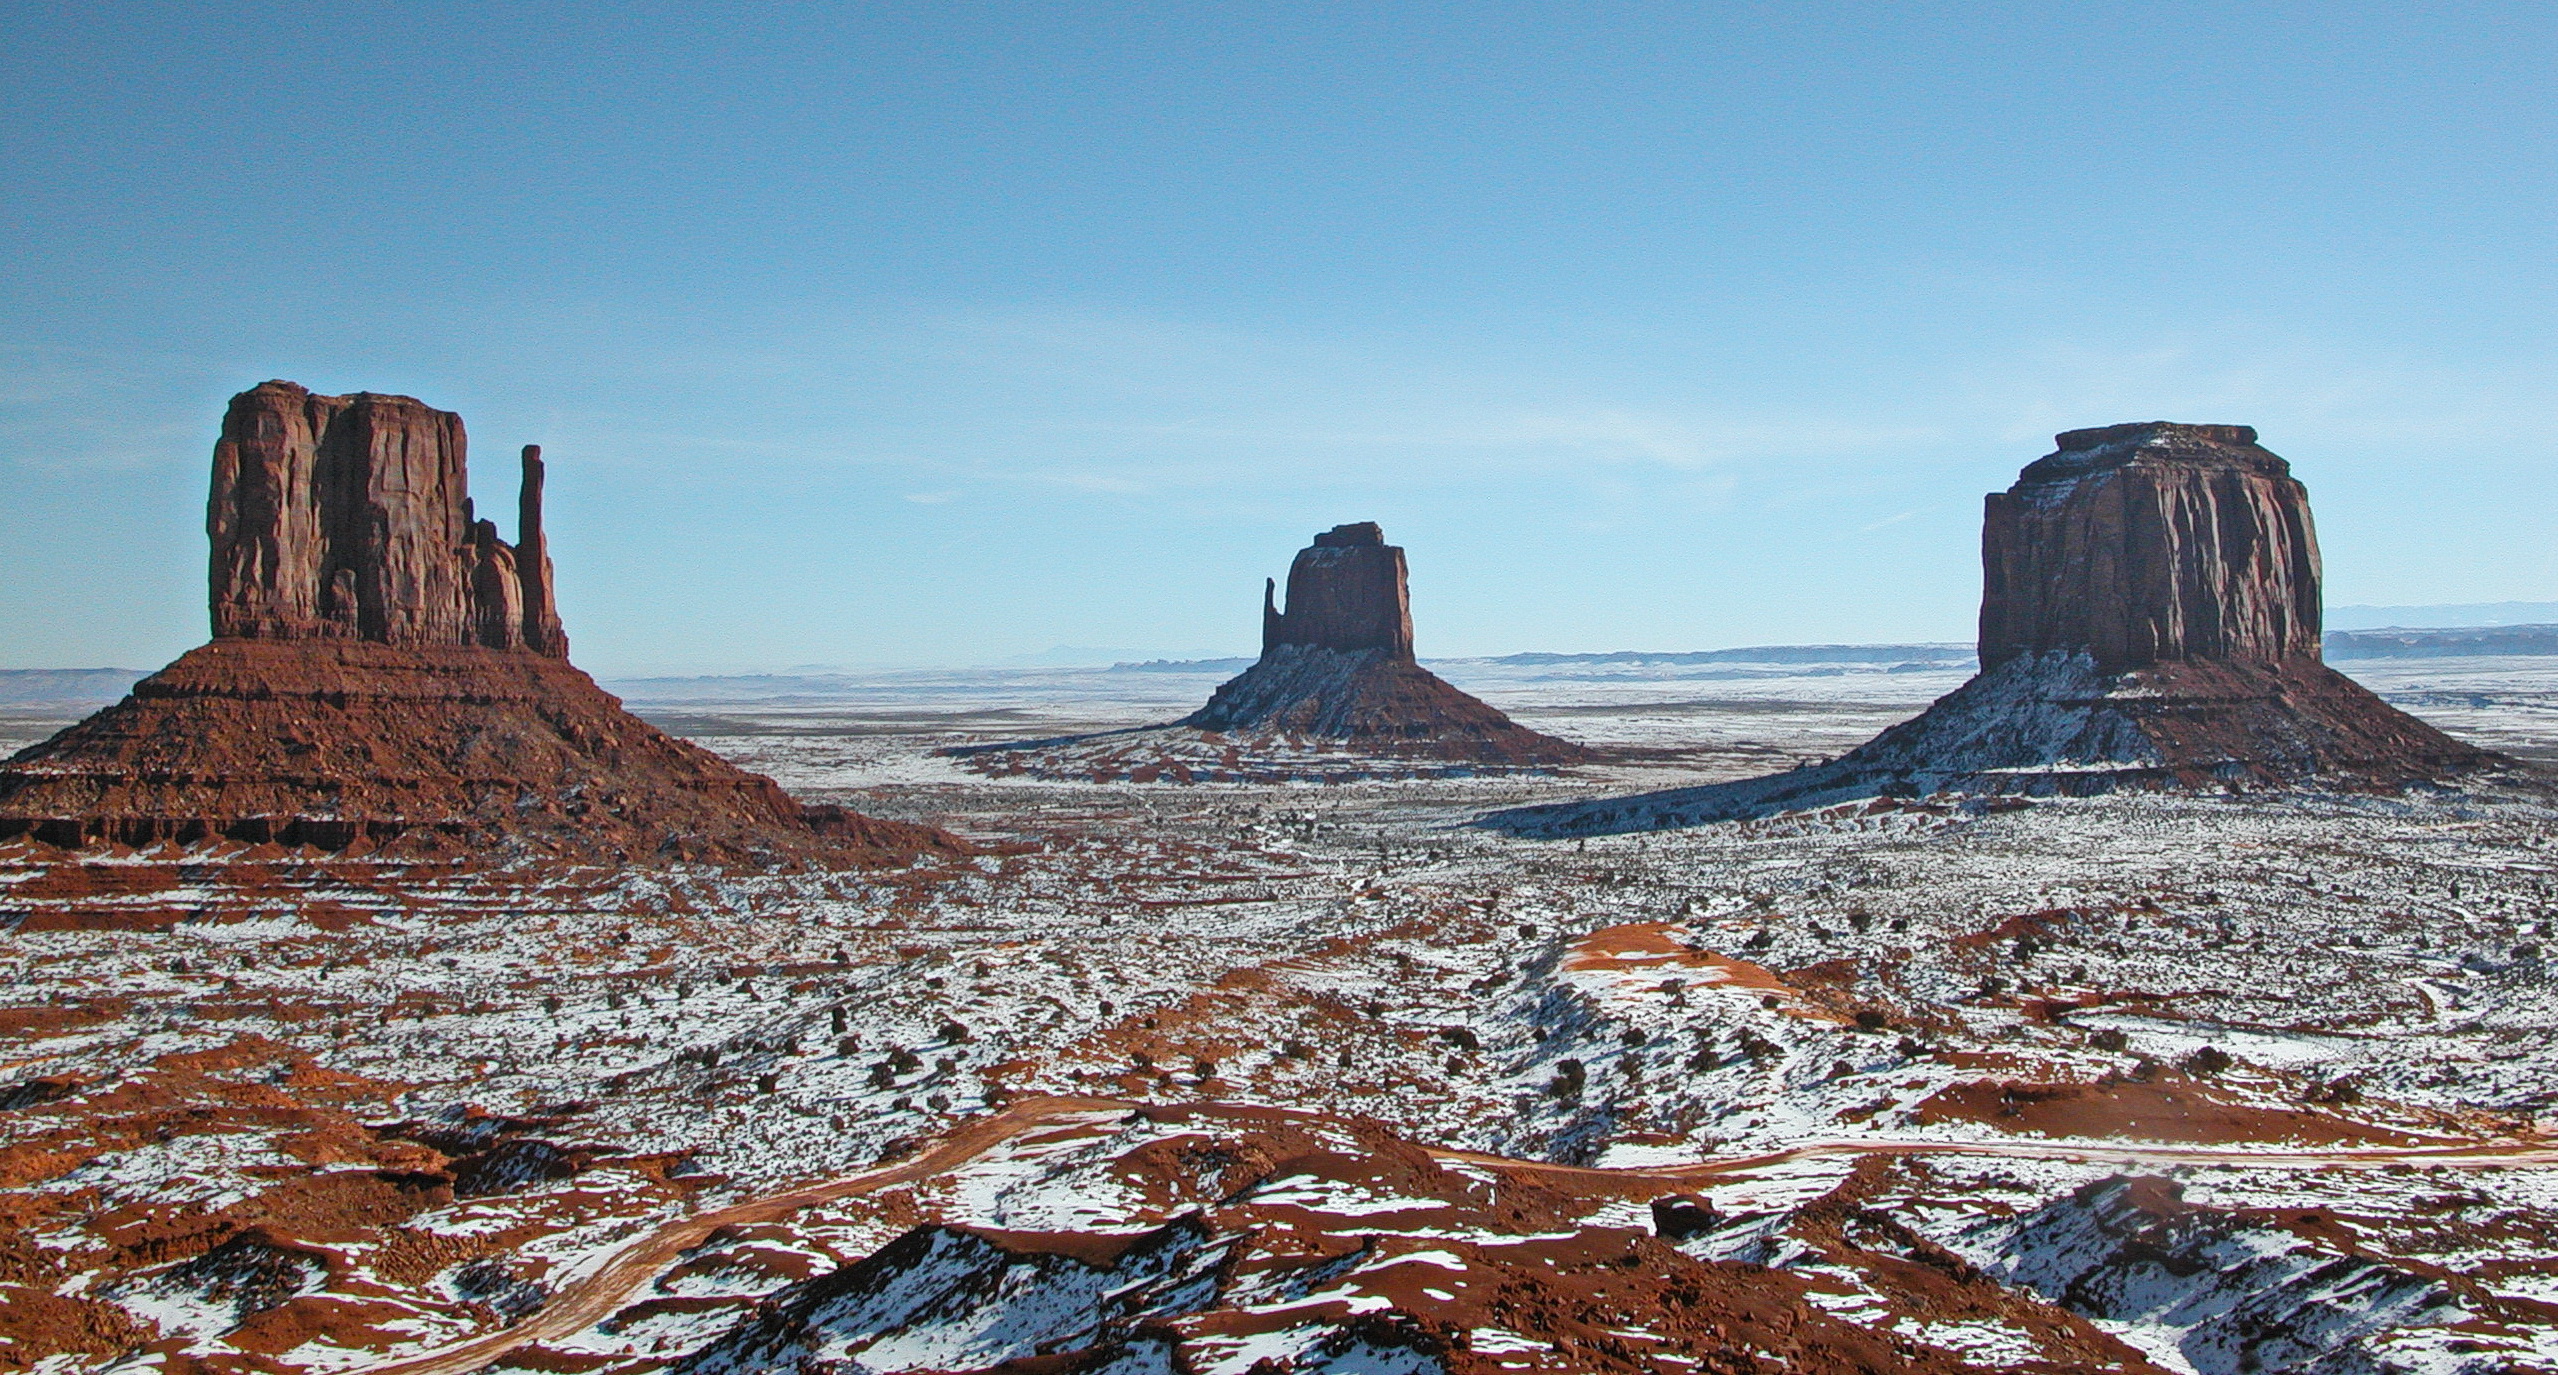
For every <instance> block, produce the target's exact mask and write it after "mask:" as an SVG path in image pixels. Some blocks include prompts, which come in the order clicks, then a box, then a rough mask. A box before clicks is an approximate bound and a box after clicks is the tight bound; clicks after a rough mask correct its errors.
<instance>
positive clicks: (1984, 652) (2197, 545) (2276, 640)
mask: <svg viewBox="0 0 2558 1375" xmlns="http://www.w3.org/2000/svg"><path fill="white" fill-rule="evenodd" d="M2318 576H2319V570H2318V537H2317V535H2316V533H2315V532H2314V530H2313V529H2312V527H2311V525H2310V519H2309V492H2308V490H2307V489H2306V488H2304V487H2302V486H2301V484H2300V483H2299V482H2298V481H2297V480H2296V479H2294V478H2293V477H2292V475H2291V465H2290V464H2288V463H2285V462H2284V461H2283V460H2282V459H2280V458H2277V457H2275V456H2274V455H2273V454H2271V453H2269V452H2267V451H2266V450H2265V449H2263V448H2261V447H2259V446H2258V445H2257V443H2256V431H2254V430H2252V429H2250V428H2248V427H2247V426H2245V425H2177V424H2171V423H2168V422H2166V421H2151V422H2147V423H2143V424H2135V425H2112V426H2108V427H2106V428H2104V429H2096V430H2072V431H2070V432H2068V433H2066V434H2063V435H2060V436H2058V438H2057V451H2056V452H2054V453H2052V454H2051V455H2049V456H2047V457H2045V458H2043V459H2041V460H2039V461H2037V462H2035V463H2033V464H2031V465H2030V466H2028V467H2027V468H2026V469H2025V471H2024V472H2023V473H2022V474H2021V475H2019V476H2018V478H2017V480H2016V485H2015V486H2013V487H2010V488H2008V489H2007V491H2005V492H2003V493H1992V494H1991V495H1990V497H1989V498H1988V503H1987V511H1986V513H1985V514H1984V517H1983V519H1982V523H1981V669H1982V671H1983V672H1987V671H1989V670H1992V669H1995V668H1997V667H1998V666H1999V665H2001V664H2003V663H2006V662H2007V661H2008V660H2010V659H2015V658H2019V657H2022V656H2026V655H2034V654H2047V653H2051V652H2054V651H2061V652H2083V653H2085V654H2086V655H2087V656H2088V657H2089V658H2090V659H2091V660H2092V661H2093V662H2094V663H2095V665H2096V667H2097V669H2098V670H2099V671H2100V672H2106V673H2120V672H2125V671H2128V670H2132V669H2139V668H2147V667H2149V666H2150V665H2152V664H2159V663H2173V662H2178V661H2182V660H2195V659H2198V660H2220V661H2234V660H2245V661H2254V662H2262V663H2277V662H2281V661H2284V660H2290V659H2308V660H2315V659H2316V658H2317V657H2318Z"/></svg>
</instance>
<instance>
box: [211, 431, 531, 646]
mask: <svg viewBox="0 0 2558 1375" xmlns="http://www.w3.org/2000/svg"><path fill="white" fill-rule="evenodd" d="M468 467H469V443H468V440H467V439H466V437H465V435H464V433H463V428H462V417H460V416H458V415H455V414H453V413H452V412H451V411H439V410H437V409H435V408H434V407H432V406H429V405H427V404H425V403H424V402H422V401H419V400H417V399H415V398H414V397H407V396H383V395H378V394H376V393H373V392H358V393H356V394H355V395H353V396H322V395H319V394H317V393H314V392H312V391H309V390H307V389H305V388H303V387H299V386H296V385H294V384H293V383H291V382H281V381H278V382H266V383H262V384H260V385H258V386H255V387H252V388H250V389H249V390H247V391H244V392H242V393H240V394H239V395H237V396H235V397H232V398H231V407H230V410H229V412H228V413H227V414H225V415H224V416H223V418H222V438H221V440H220V442H218V443H217V444H216V445H215V446H214V451H213V494H212V499H211V501H210V502H209V503H208V505H207V510H206V519H205V529H206V533H207V534H208V535H209V536H211V538H212V543H213V551H212V552H213V557H212V611H213V634H214V637H215V638H217V639H269V640H320V639H355V640H371V641H374V642H376V643H379V644H393V645H459V644H476V645H483V646H486V647H488V648H491V649H530V650H532V651H534V652H536V653H539V654H547V655H550V656H551V657H553V658H566V657H568V639H567V637H566V636H565V635H563V634H562V633H561V631H560V621H559V613H558V611H557V609H556V605H557V604H556V601H555V599H554V597H553V595H552V590H551V561H550V554H549V549H548V547H547V545H546V543H545V542H544V540H543V537H542V481H543V471H542V451H541V450H540V449H539V448H538V447H532V446H527V447H526V448H525V450H524V454H523V478H522V485H521V488H520V496H519V498H518V521H519V524H518V536H519V538H518V539H517V541H516V543H514V544H508V543H506V542H505V541H503V540H500V539H499V538H498V537H497V526H496V524H495V523H494V522H491V521H484V520H478V519H475V518H474V513H473V511H472V508H471V500H470V496H469V479H468Z"/></svg>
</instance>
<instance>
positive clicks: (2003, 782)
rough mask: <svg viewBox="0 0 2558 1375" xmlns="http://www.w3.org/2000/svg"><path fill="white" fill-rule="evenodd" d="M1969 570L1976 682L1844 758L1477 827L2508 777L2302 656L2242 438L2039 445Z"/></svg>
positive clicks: (2280, 540) (2262, 471) (2313, 627)
mask: <svg viewBox="0 0 2558 1375" xmlns="http://www.w3.org/2000/svg"><path fill="white" fill-rule="evenodd" d="M1981 571H1982V589H1981V627H1980V672H1979V674H1978V675H1977V676H1975V677H1974V678H1973V679H1972V680H1971V681H1969V682H1967V683H1965V684H1964V685H1963V686H1962V687H1960V688H1957V689H1956V690H1955V691H1953V692H1951V693H1949V694H1947V695H1946V696H1944V697H1943V698H1940V699H1938V701H1937V702H1936V703H1935V704H1934V705H1932V706H1930V707H1929V708H1928V709H1927V710H1926V711H1925V712H1923V713H1921V714H1920V715H1918V716H1917V717H1914V718H1912V719H1911V720H1908V721H1905V722H1902V723H1901V724H1900V725H1897V726H1894V727H1893V728H1891V729H1890V730H1888V731H1885V732H1884V733H1883V734H1881V735H1880V736H1877V737H1875V738H1874V739H1873V740H1871V741H1869V742H1867V743H1866V744H1864V745H1862V746H1860V747H1858V748H1857V749H1855V750H1853V751H1851V752H1849V753H1847V754H1845V755H1842V756H1840V757H1839V758H1837V759H1835V760H1831V761H1829V762H1827V763H1823V764H1814V765H1808V766H1806V767H1803V768H1798V769H1794V770H1791V771H1789V772H1786V773H1781V774H1775V775H1771V776H1768V777H1764V778H1753V779H1744V780H1741V781H1738V782H1733V783H1722V784H1714V785H1710V786H1706V787H1699V788H1684V789H1679V790H1676V791H1671V792H1663V793H1651V794H1646V795H1643V796H1639V797H1627V798H1615V799H1608V800H1603V801H1593V802H1583V803H1564V804H1557V805H1554V806H1547V807H1528V808H1519V809H1515V810H1512V811H1506V812H1499V813H1495V814H1493V815H1492V816H1489V817H1487V818H1485V823H1484V824H1487V825H1490V826H1493V827H1495V828H1498V829H1503V830H1512V831H1518V832H1521V833H1526V834H1561V835H1573V834H1598V833H1607V832H1616V831H1629V830H1649V829H1655V828H1659V827H1666V826H1684V825H1696V824H1701V823H1705V822H1712V821H1722V820H1731V819H1737V818H1742V817H1754V816H1765V815H1769V814H1772V813H1775V812H1779V811H1788V810H1795V809H1800V808H1806V807H1817V806H1824V805H1828V804H1831V803H1836V802H1843V801H1851V800H1855V799H1859V798H1871V797H1920V796H1927V795H1932V794H1937V793H1960V794H1975V795H1999V794H2006V795H2024V796H2059V795H2079V796H2083V795H2093V794H2096V793H2102V792H2107V791H2112V790H2115V789H2123V788H2152V789H2156V788H2183V789H2205V788H2225V789H2253V788H2290V787H2302V786H2309V787H2323V788H2330V789H2336V790H2345V791H2365V792H2371V791H2390V790H2396V789H2402V788H2406V787H2409V786H2412V785H2418V784H2425V783H2437V782H2446V781H2449V780H2450V779H2452V778H2453V777H2454V776H2456V775H2459V774H2463V773H2467V772H2472V771H2475V770H2479V769H2482V768H2489V767H2497V766H2503V765H2508V764H2510V763H2511V762H2512V761H2510V760H2507V759H2505V758H2504V757H2503V756H2501V755H2497V754H2493V753H2490V752H2488V751H2486V750H2481V749H2478V748H2475V747H2473V746H2470V745H2465V744H2462V743H2461V742H2459V741H2457V740H2454V739H2452V738H2451V737H2450V736H2447V735H2445V734H2443V733H2442V732H2441V731H2439V730H2436V729H2434V728H2433V727H2432V726H2429V725H2427V724H2425V723H2424V722H2422V721H2419V720H2417V719H2416V718H2415V717H2413V716H2410V715H2408V714H2407V713H2405V712H2403V711H2400V710H2399V709H2397V708H2396V707H2393V706H2391V705H2389V704H2388V703H2387V702H2384V701H2382V700H2381V699H2380V698H2379V697H2377V696H2375V695H2374V694H2373V693H2372V692H2371V691H2370V690H2369V689H2367V688H2364V687H2363V686H2362V685H2361V684H2359V683H2356V682H2354V681H2353V680H2352V679H2349V678H2347V677H2345V676H2344V675H2343V674H2340V673H2338V672H2336V671H2335V670H2334V669H2332V668H2329V667H2328V666H2327V665H2326V663H2325V662H2324V661H2322V659H2321V658H2320V653H2319V560H2318V537H2317V534H2316V532H2315V530H2314V529H2313V528H2312V526H2311V523H2310V516H2309V493H2308V490H2307V489H2306V488H2304V487H2303V486H2302V485H2301V483H2300V481H2299V480H2298V479H2296V478H2294V477H2293V476H2292V475H2291V465H2290V464H2288V463H2286V462H2284V461H2283V460H2282V459H2281V458H2279V457H2277V456H2276V455H2274V454H2273V453H2271V452H2269V451H2268V450H2266V449H2265V448H2263V447H2262V446H2260V445H2258V444H2257V442H2256V432H2255V431H2254V430H2253V429H2250V428H2248V427H2247V426H2245V425H2179V424H2172V423H2169V422H2166V421H2151V422H2144V423H2139V424H2130V425H2113V426H2108V427H2106V428H2103V429H2093V430H2071V431H2069V432H2067V433H2065V434H2062V435H2059V436H2057V437H2056V447H2055V452H2053V453H2051V454H2048V455H2046V456H2045V457H2043V458H2041V459H2039V460H2037V461H2035V462H2034V463H2032V464H2029V465H2028V466H2027V467H2026V468H2025V470H2024V472H2023V473H2022V474H2020V475H2019V476H2018V477H2017V480H2016V484H2015V485H2014V486H2012V487H2010V488H2008V490H2007V491H2005V492H1994V493H1991V494H1990V496H1989V498H1988V508H1987V511H1986V514H1985V517H1984V519H1983V521H1982V527H1981Z"/></svg>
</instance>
